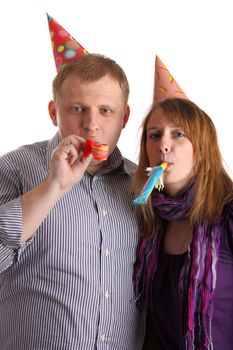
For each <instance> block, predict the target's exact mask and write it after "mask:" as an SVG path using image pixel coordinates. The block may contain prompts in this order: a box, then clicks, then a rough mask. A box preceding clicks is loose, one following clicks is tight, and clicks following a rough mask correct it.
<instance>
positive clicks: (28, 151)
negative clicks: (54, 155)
mask: <svg viewBox="0 0 233 350" xmlns="http://www.w3.org/2000/svg"><path fill="white" fill-rule="evenodd" d="M48 142H49V141H48V140H45V141H38V142H34V143H31V144H26V145H22V146H20V147H18V148H16V149H14V150H12V151H10V152H8V153H5V154H4V155H2V156H1V157H0V159H1V160H2V161H4V160H5V161H6V162H7V160H8V161H13V160H18V161H20V160H23V159H30V158H31V159H33V158H34V159H35V158H37V157H40V156H41V155H45V154H46V152H47V147H48Z"/></svg>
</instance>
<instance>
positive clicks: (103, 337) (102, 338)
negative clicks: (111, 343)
mask: <svg viewBox="0 0 233 350" xmlns="http://www.w3.org/2000/svg"><path fill="white" fill-rule="evenodd" d="M100 339H101V341H102V342H104V341H105V340H106V337H105V335H104V334H102V335H101V337H100Z"/></svg>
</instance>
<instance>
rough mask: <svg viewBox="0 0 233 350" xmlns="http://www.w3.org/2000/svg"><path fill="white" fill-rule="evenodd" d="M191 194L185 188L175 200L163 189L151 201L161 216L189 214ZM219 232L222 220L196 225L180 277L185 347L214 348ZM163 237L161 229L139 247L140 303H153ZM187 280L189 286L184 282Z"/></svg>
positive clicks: (137, 287) (138, 287)
mask: <svg viewBox="0 0 233 350" xmlns="http://www.w3.org/2000/svg"><path fill="white" fill-rule="evenodd" d="M182 198H183V200H182ZM192 198H193V195H192V191H190V189H188V191H187V190H186V191H183V192H182V193H181V194H180V195H179V196H178V198H175V200H174V198H173V199H171V198H169V197H167V196H166V194H164V193H162V194H160V193H157V192H154V193H153V195H152V203H153V205H154V206H155V207H156V209H157V211H159V215H160V216H161V217H162V218H164V219H166V220H171V219H176V218H179V217H186V216H188V212H189V208H190V205H191V203H192ZM231 229H232V228H231ZM220 235H221V227H220V223H216V224H213V225H209V226H208V227H207V226H206V225H199V226H198V227H196V228H194V232H193V241H192V244H191V246H190V249H189V252H188V256H189V258H188V259H187V262H186V263H185V265H184V267H183V269H182V272H181V277H180V283H181V288H182V289H183V290H184V289H186V287H188V321H187V328H188V331H187V333H186V335H185V338H184V343H185V344H184V348H185V349H191V348H192V347H193V346H195V349H212V348H213V342H212V337H211V326H212V318H213V309H214V290H215V286H216V270H217V268H216V266H217V261H218V257H219V245H220ZM231 235H232V231H231ZM161 237H162V233H161V232H158V233H156V235H155V239H154V240H144V241H143V242H142V245H141V247H140V251H139V259H138V262H137V264H136V269H135V274H134V279H135V286H136V293H137V294H136V295H137V298H136V301H137V303H138V305H141V306H142V305H147V306H151V302H152V300H151V294H152V281H153V277H154V274H155V272H156V268H157V264H158V256H159V251H160V243H161ZM187 280H189V286H187V285H185V282H186V281H187Z"/></svg>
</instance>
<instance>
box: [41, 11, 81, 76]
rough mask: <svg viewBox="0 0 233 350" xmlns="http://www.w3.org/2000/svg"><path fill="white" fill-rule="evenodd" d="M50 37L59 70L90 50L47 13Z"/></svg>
mask: <svg viewBox="0 0 233 350" xmlns="http://www.w3.org/2000/svg"><path fill="white" fill-rule="evenodd" d="M47 17H48V24H49V31H50V38H51V43H52V48H53V55H54V60H55V64H56V68H57V71H59V70H60V68H61V67H62V66H63V65H64V64H67V63H70V62H73V61H75V60H76V59H78V58H79V57H82V56H84V55H87V54H88V52H87V50H86V49H84V47H83V46H82V45H81V44H80V43H78V42H77V41H76V40H75V39H74V38H73V37H72V36H71V35H70V34H69V33H68V32H67V31H66V30H65V29H64V28H63V27H62V26H61V25H60V24H58V23H57V22H56V21H55V20H54V19H53V18H52V17H50V16H49V15H48V14H47Z"/></svg>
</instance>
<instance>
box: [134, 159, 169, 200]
mask: <svg viewBox="0 0 233 350" xmlns="http://www.w3.org/2000/svg"><path fill="white" fill-rule="evenodd" d="M166 167H167V163H162V164H160V165H158V166H156V167H154V168H146V171H149V173H148V176H149V179H148V180H147V182H146V184H145V185H144V187H143V189H142V191H141V192H140V193H139V196H138V197H137V198H135V199H134V200H133V203H134V204H138V205H141V204H147V201H148V198H149V196H150V194H151V192H152V191H153V189H154V188H157V189H158V191H161V190H162V189H163V188H164V184H163V172H164V170H165V169H166Z"/></svg>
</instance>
